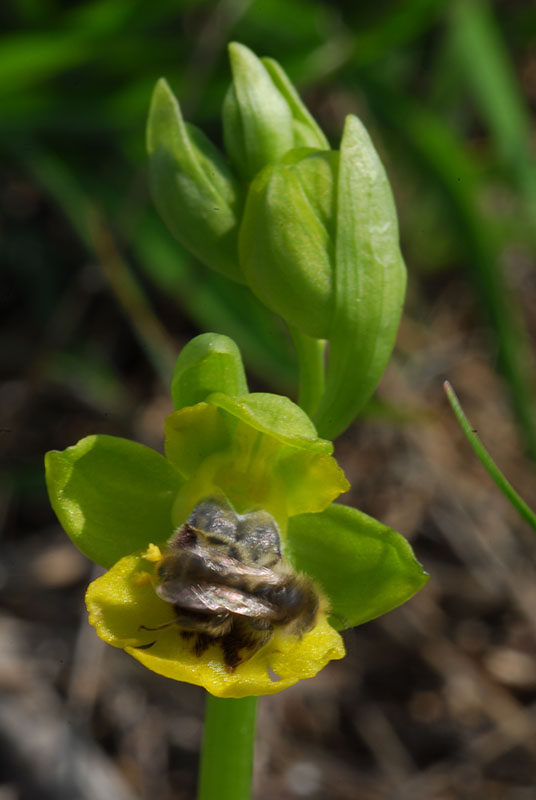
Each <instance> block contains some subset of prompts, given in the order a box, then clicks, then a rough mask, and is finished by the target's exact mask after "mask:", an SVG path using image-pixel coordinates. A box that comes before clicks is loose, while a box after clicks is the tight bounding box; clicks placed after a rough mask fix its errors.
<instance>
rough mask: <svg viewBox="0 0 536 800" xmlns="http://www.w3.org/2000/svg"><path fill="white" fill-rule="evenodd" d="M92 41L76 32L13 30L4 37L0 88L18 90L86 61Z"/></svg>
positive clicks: (1, 51) (5, 91)
mask: <svg viewBox="0 0 536 800" xmlns="http://www.w3.org/2000/svg"><path fill="white" fill-rule="evenodd" d="M88 53H89V48H88V44H87V43H86V42H84V41H83V40H82V39H80V38H79V37H77V36H75V35H73V33H72V32H70V31H69V32H66V33H60V32H58V31H54V32H50V33H33V32H30V33H21V34H18V33H13V34H11V35H10V36H4V37H3V38H2V39H1V40H0V64H1V65H2V69H1V70H0V92H3V93H14V92H18V91H20V90H21V89H25V88H27V87H28V86H31V85H33V84H36V83H45V82H46V81H47V80H48V79H50V78H51V77H53V76H54V75H56V74H58V73H61V72H64V71H65V70H66V69H69V68H72V67H74V66H77V65H78V64H80V63H82V62H84V61H85V60H86V59H87V57H88Z"/></svg>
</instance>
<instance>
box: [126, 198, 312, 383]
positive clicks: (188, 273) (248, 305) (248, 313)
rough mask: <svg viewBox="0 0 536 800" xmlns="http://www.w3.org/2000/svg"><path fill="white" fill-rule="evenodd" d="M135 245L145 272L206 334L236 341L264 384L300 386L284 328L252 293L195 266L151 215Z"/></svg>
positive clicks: (136, 232)
mask: <svg viewBox="0 0 536 800" xmlns="http://www.w3.org/2000/svg"><path fill="white" fill-rule="evenodd" d="M132 246H133V247H134V250H135V252H136V255H137V257H138V260H139V263H140V265H141V267H142V269H143V270H144V271H145V272H146V274H147V275H148V276H149V277H150V278H151V280H153V281H154V282H155V283H156V285H157V286H159V287H160V288H161V289H162V290H163V291H165V292H167V293H168V294H170V293H172V294H173V295H174V296H175V297H176V298H177V303H180V304H181V305H182V307H183V309H184V311H185V312H186V313H187V314H188V316H189V317H190V318H191V319H192V320H193V321H194V322H195V323H196V324H197V326H198V327H199V328H200V329H201V330H202V331H218V332H219V333H223V334H225V335H227V336H230V337H231V339H234V340H235V341H236V343H237V344H238V346H239V348H240V350H241V351H242V354H243V356H244V360H245V361H246V364H247V366H248V369H250V370H251V371H252V372H254V373H255V374H256V375H257V376H258V377H260V378H261V379H262V380H263V381H265V382H267V383H273V384H274V385H276V386H278V387H282V388H285V387H287V388H288V387H292V386H295V384H296V377H297V367H296V363H295V360H294V359H293V356H292V348H291V346H290V342H289V340H288V337H287V336H286V335H285V331H284V327H283V324H282V323H281V322H280V320H278V318H276V317H275V315H274V314H272V313H270V312H269V311H268V310H267V309H266V308H265V307H264V306H263V305H262V304H261V303H260V302H259V301H258V300H257V299H256V298H255V297H254V296H253V294H252V293H251V292H250V291H249V289H247V288H246V287H245V286H241V285H239V284H235V283H232V282H231V281H229V280H227V279H226V278H224V277H223V276H221V275H218V274H216V273H214V272H209V271H208V270H207V269H206V268H205V267H201V266H200V265H198V264H197V263H195V262H193V261H192V260H191V258H190V257H189V256H188V255H187V254H186V253H185V252H184V251H183V250H182V248H180V247H179V245H178V244H177V243H176V242H175V241H174V240H173V239H172V238H171V236H170V235H169V233H168V231H167V230H166V229H165V227H164V225H163V223H162V222H161V220H160V219H158V218H157V217H156V215H155V214H153V213H152V212H148V213H146V214H144V215H143V218H142V219H140V220H139V223H138V224H137V225H136V229H135V230H134V231H133V232H132Z"/></svg>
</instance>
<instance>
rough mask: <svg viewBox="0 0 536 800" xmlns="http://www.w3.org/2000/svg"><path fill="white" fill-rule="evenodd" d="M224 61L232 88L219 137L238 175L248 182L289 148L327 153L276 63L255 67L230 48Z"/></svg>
mask: <svg viewBox="0 0 536 800" xmlns="http://www.w3.org/2000/svg"><path fill="white" fill-rule="evenodd" d="M229 57H230V60H231V70H232V73H233V82H232V84H231V86H230V87H229V90H228V92H227V95H226V97H225V101H224V104H223V115H222V116H223V135H224V141H225V148H226V150H227V153H228V154H229V158H230V159H231V162H232V164H233V166H234V168H235V169H236V171H237V172H238V174H239V175H241V176H242V177H243V178H244V179H245V180H246V181H247V180H251V179H252V178H254V177H255V175H256V174H257V173H258V172H259V170H261V169H262V168H263V167H265V166H266V165H267V164H273V163H275V162H277V161H280V160H281V159H282V158H283V156H284V155H285V153H287V152H288V151H289V150H292V149H293V148H295V147H302V146H304V145H305V146H308V147H316V148H321V149H327V148H328V147H329V144H328V142H327V140H326V137H325V136H324V134H323V133H322V131H321V130H320V128H319V127H318V125H317V124H316V122H315V121H314V119H313V118H312V116H311V115H310V114H309V112H308V111H307V109H306V108H305V106H304V105H303V103H302V102H301V100H300V98H299V96H298V93H297V92H296V90H295V89H294V87H293V86H292V84H291V82H290V81H289V79H288V77H287V76H286V74H285V73H284V71H283V70H282V69H281V67H280V66H279V64H278V63H277V62H276V61H273V60H272V59H263V60H262V61H261V60H259V59H258V58H257V56H256V55H255V54H254V53H252V52H251V50H249V48H247V47H244V45H241V44H237V43H236V42H234V43H232V44H230V45H229Z"/></svg>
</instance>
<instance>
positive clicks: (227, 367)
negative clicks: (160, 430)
mask: <svg viewBox="0 0 536 800" xmlns="http://www.w3.org/2000/svg"><path fill="white" fill-rule="evenodd" d="M247 391H248V386H247V381H246V374H245V372H244V365H243V363H242V357H241V355H240V350H239V349H238V347H237V346H236V344H235V343H234V341H233V340H232V339H230V338H229V337H228V336H222V335H221V334H218V333H202V334H201V335H200V336H196V337H195V339H192V340H191V341H190V342H188V344H187V345H186V346H185V347H183V349H182V350H181V353H180V355H179V357H178V359H177V361H176V363H175V368H174V370H173V376H172V378H171V396H172V398H173V407H174V408H175V410H176V411H178V410H179V409H181V408H184V407H185V406H193V405H195V404H196V403H201V402H203V401H204V400H206V399H207V397H208V395H209V394H212V393H213V392H221V393H223V394H227V395H230V396H234V395H241V394H246V393H247Z"/></svg>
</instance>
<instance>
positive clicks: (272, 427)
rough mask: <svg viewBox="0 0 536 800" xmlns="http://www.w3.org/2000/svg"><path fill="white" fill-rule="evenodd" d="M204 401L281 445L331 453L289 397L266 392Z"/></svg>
mask: <svg viewBox="0 0 536 800" xmlns="http://www.w3.org/2000/svg"><path fill="white" fill-rule="evenodd" d="M207 401H208V402H209V403H213V404H214V405H216V406H218V407H219V408H222V409H224V410H225V411H228V412H229V414H231V415H232V416H233V417H235V418H237V419H239V420H241V421H242V422H245V423H246V425H249V426H250V427H252V428H254V429H255V430H257V431H259V432H260V433H266V434H268V435H269V436H272V437H273V438H274V439H277V440H278V441H280V442H282V443H283V444H287V445H290V446H291V447H294V448H298V449H300V450H310V451H311V452H314V453H326V454H327V455H330V454H331V453H332V452H333V444H332V442H329V441H327V440H326V439H320V438H319V437H318V434H317V432H316V428H315V426H314V425H313V423H312V422H311V420H310V419H309V417H308V416H307V414H306V413H305V412H304V411H302V410H301V408H300V407H299V406H297V405H296V404H295V403H293V402H292V400H289V399H288V397H283V396H281V395H278V394H268V393H265V392H253V393H251V394H246V395H243V396H242V397H229V396H228V395H224V394H212V395H210V397H208V398H207Z"/></svg>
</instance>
